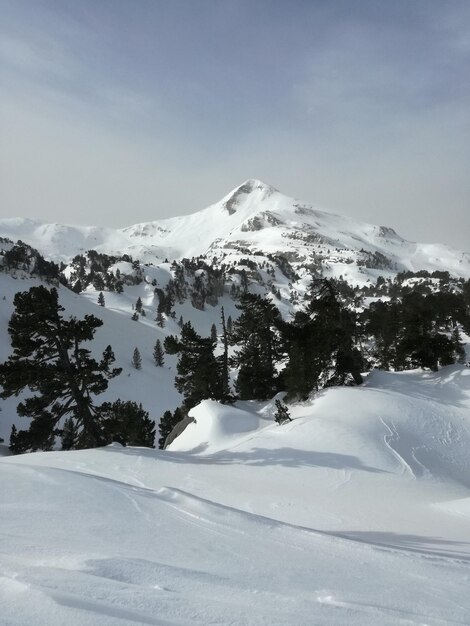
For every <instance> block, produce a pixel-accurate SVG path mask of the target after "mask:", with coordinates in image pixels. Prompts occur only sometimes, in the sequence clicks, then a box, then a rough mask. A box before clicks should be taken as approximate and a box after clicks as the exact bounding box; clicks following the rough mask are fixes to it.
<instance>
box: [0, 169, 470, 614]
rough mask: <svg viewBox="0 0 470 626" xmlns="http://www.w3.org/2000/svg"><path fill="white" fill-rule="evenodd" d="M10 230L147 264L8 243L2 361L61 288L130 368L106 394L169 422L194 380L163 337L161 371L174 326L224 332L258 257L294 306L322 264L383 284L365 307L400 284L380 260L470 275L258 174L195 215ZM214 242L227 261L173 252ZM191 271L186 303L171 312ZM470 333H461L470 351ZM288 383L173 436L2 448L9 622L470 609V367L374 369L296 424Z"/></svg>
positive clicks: (2, 227)
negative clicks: (20, 300) (285, 401)
mask: <svg viewBox="0 0 470 626" xmlns="http://www.w3.org/2000/svg"><path fill="white" fill-rule="evenodd" d="M0 236H1V237H7V238H9V239H10V240H17V239H21V240H22V241H25V242H27V243H29V244H31V245H33V246H34V247H35V248H37V249H39V250H40V251H41V252H43V253H44V254H45V255H47V256H48V257H49V258H52V259H56V260H59V259H62V260H68V259H70V258H71V257H73V256H74V255H75V254H77V253H81V252H84V251H85V250H89V249H95V250H98V251H100V252H106V253H108V254H112V253H114V254H115V255H116V257H121V256H122V255H124V254H128V255H130V256H132V257H133V259H134V260H136V259H141V260H142V261H144V263H137V262H135V263H133V262H132V261H131V260H130V259H123V258H117V259H116V258H114V259H110V258H106V259H100V258H97V257H99V256H100V255H96V254H93V255H87V256H86V258H85V257H82V258H80V259H78V260H76V262H75V263H72V264H70V265H69V266H68V267H66V268H65V269H64V271H63V272H62V274H61V275H60V280H61V281H62V282H60V281H59V268H58V267H57V266H55V265H54V264H49V266H50V267H48V266H47V264H45V263H44V260H43V259H42V262H41V259H39V257H38V255H37V254H36V253H35V252H34V251H32V250H31V249H29V248H28V247H27V246H14V245H13V243H12V242H11V241H10V242H8V241H5V240H4V241H2V242H1V246H0V250H1V251H2V253H1V254H0V259H1V269H2V271H0V362H2V361H4V360H5V359H7V357H8V355H9V354H10V352H11V346H10V337H9V336H8V332H7V325H8V321H9V319H10V318H11V315H12V313H13V311H14V302H13V301H14V296H15V294H16V293H17V292H19V291H26V290H28V289H29V288H30V287H32V286H37V285H39V284H46V285H50V284H54V285H56V286H57V287H58V290H59V297H60V303H61V305H62V306H63V307H64V309H65V311H64V314H65V316H70V315H75V316H77V317H78V318H79V319H82V318H84V316H86V315H89V314H94V315H97V316H98V317H99V318H100V319H102V320H103V322H104V323H103V326H102V327H101V328H99V329H98V331H97V333H96V337H95V339H94V340H93V342H90V343H89V344H87V347H88V348H89V349H90V350H91V351H92V353H93V354H94V355H95V356H98V357H99V355H100V354H101V352H102V350H103V349H104V348H105V347H106V346H107V345H108V344H110V345H112V347H113V350H114V353H115V356H116V365H117V366H119V367H121V368H122V369H123V371H122V374H121V375H120V376H118V377H116V378H114V379H113V380H112V381H110V385H109V388H108V389H107V390H106V392H105V393H103V394H102V395H101V396H99V398H98V400H99V402H101V401H113V400H115V399H116V398H118V397H119V398H121V399H123V400H132V401H135V402H138V403H142V405H143V407H144V408H145V409H146V410H147V411H148V412H149V414H150V418H151V419H152V420H155V421H156V423H158V421H159V419H160V417H161V416H162V414H163V413H164V411H166V410H167V409H170V410H174V409H175V407H176V406H177V405H179V404H180V403H181V400H182V398H181V395H180V394H179V393H178V392H177V391H176V389H175V387H174V381H175V374H176V365H177V357H176V355H174V354H165V362H164V365H163V366H159V367H157V366H156V364H155V362H154V359H153V348H154V345H155V342H156V341H157V340H160V341H161V342H164V339H165V337H166V336H168V335H172V334H175V335H178V333H179V332H180V330H181V329H180V325H179V320H180V319H184V320H185V321H187V320H190V321H191V323H192V324H193V325H194V327H195V329H196V330H197V331H198V332H200V333H201V334H202V335H204V336H208V335H209V334H210V333H211V327H212V325H215V326H216V327H217V328H219V329H220V319H221V308H222V307H223V308H224V312H225V316H226V317H227V319H228V318H229V317H232V318H233V319H234V320H235V319H236V317H237V315H238V313H239V310H238V309H237V303H238V302H239V300H238V298H239V295H240V289H239V287H240V280H241V277H242V275H243V276H245V278H246V279H247V285H246V288H247V289H248V290H249V291H252V292H254V293H258V292H259V293H262V294H266V295H267V296H268V297H269V298H271V301H272V302H274V303H275V304H276V306H277V307H278V308H279V310H280V311H281V313H282V315H283V316H284V317H285V318H286V319H289V318H290V317H291V316H292V313H294V312H295V311H296V310H298V309H299V308H301V307H302V303H303V295H304V294H305V293H306V291H307V288H308V285H309V281H310V279H311V276H312V274H314V275H315V274H320V273H323V274H324V275H327V276H336V277H338V276H340V275H342V276H343V277H344V278H347V279H349V280H350V282H354V283H359V284H360V283H362V284H364V283H366V282H367V281H368V280H369V281H370V285H367V286H366V287H365V288H362V289H361V288H357V289H354V290H350V291H352V293H353V296H354V297H355V298H357V302H356V301H355V303H354V306H356V307H358V308H360V307H361V306H367V302H368V301H369V300H376V299H377V298H380V297H382V295H384V296H385V298H388V297H389V295H388V294H389V292H388V291H381V289H382V288H385V287H384V286H383V285H384V283H385V281H378V282H377V286H375V285H374V286H373V285H372V283H375V278H377V277H378V276H379V275H383V276H387V274H388V275H389V276H392V275H393V274H396V272H397V271H400V270H404V269H409V270H420V269H425V270H428V271H432V270H435V269H440V270H447V271H449V272H450V273H452V274H454V275H457V276H462V277H465V278H466V277H470V257H469V255H467V254H464V253H462V252H456V251H452V250H451V249H450V248H447V247H446V246H443V245H438V244H436V245H424V244H414V243H411V242H407V241H406V240H404V239H403V238H401V237H400V236H399V235H397V234H396V233H395V232H394V231H393V230H391V229H388V228H385V227H378V226H371V225H367V224H359V223H357V222H354V221H353V220H350V219H348V218H345V217H341V216H338V215H332V214H331V213H326V212H323V211H319V210H317V209H314V208H313V207H310V206H306V205H304V204H301V203H299V202H297V201H295V200H293V199H291V198H287V197H286V196H283V195H282V194H281V193H279V192H278V191H276V190H274V189H273V188H271V187H269V186H267V185H265V184H263V183H261V182H260V181H255V180H249V181H247V182H246V183H244V184H243V185H241V186H240V187H238V188H237V189H236V190H234V191H233V192H231V193H230V194H228V195H227V196H226V197H225V198H223V199H222V200H221V201H220V202H218V203H216V204H214V205H212V206H210V207H208V208H207V209H205V210H203V211H200V212H198V213H195V214H193V215H190V216H185V217H177V218H172V219H169V220H161V221H158V222H151V223H147V224H138V225H135V226H132V227H129V228H126V229H123V230H119V231H114V230H112V229H103V228H86V227H73V226H61V225H50V224H49V225H48V224H41V223H39V222H35V221H31V220H20V219H15V220H3V221H0ZM15 248H17V250H16V251H15ZM9 255H10V256H9ZM194 255H205V256H206V261H207V263H206V262H204V261H202V262H201V263H199V262H194V260H193V261H191V262H189V261H188V262H181V263H167V262H162V259H164V258H165V257H168V259H169V260H171V259H180V258H183V257H185V258H187V257H191V256H194ZM214 257H216V262H215V263H212V259H213V258H214ZM281 257H284V259H285V260H286V262H285V263H283V262H282V258H281ZM145 262H148V263H152V265H150V264H149V265H146V264H145ZM107 264H109V266H108V265H107ZM92 266H93V267H92ZM292 268H294V270H295V272H294V271H293V270H292ZM81 271H82V274H80V272H81ZM92 274H93V275H92ZM118 275H119V276H118ZM111 277H112V278H113V282H107V280H108V279H110V278H111ZM64 279H65V280H64ZM216 279H217V280H219V282H217V281H216ZM118 280H119V281H120V287H121V288H120V289H119V290H118V289H117V284H118V283H117V281H118ZM44 281H49V282H45V283H44ZM79 281H80V282H82V288H81V290H80V293H77V292H76V291H79V290H78V289H76V291H74V290H73V289H72V288H76V284H77V282H79ZM100 281H101V282H100ZM211 281H212V282H211ZM214 281H215V282H214ZM400 281H401V282H400ZM196 282H199V288H198V289H197V288H196V286H197V285H196ZM332 282H333V281H332ZM425 282H426V283H427V285H425V284H424V283H425ZM171 284H172V289H173V291H172V293H173V295H174V296H175V297H174V299H173V300H172V307H171V312H166V313H165V317H164V324H159V323H157V321H158V320H157V319H156V312H157V311H158V307H159V306H161V304H162V302H163V301H164V299H165V296H168V293H169V292H170V291H171V290H170V289H169V287H170V285H171ZM379 285H382V287H379ZM201 286H202V287H201ZM111 287H112V288H111ZM209 287H211V288H212V291H213V293H212V292H211V293H209ZM393 287H395V288H397V289H398V288H400V289H401V287H404V288H405V289H413V288H414V287H417V288H419V289H421V291H422V292H423V293H425V292H426V289H428V292H429V293H431V292H433V291H434V290H437V291H439V290H442V292H443V293H454V292H455V293H457V292H459V290H460V291H461V290H462V289H463V281H458V280H453V281H449V277H447V278H443V279H441V278H439V277H435V276H432V277H430V276H428V277H427V278H426V279H425V278H423V277H422V276H417V277H416V276H415V277H403V276H402V277H398V279H397V282H395V283H394V282H393V281H387V285H386V288H387V289H392V288H393ZM374 289H375V291H374ZM100 291H104V297H105V299H106V303H105V306H100V305H99V302H98V294H99V292H100ZM202 292H204V293H205V294H206V295H205V297H204V298H202V300H201V298H200V296H201V293H202ZM206 292H207V293H206ZM398 293H401V292H398ZM208 295H209V296H210V298H209V297H208ZM137 300H139V301H140V302H141V305H142V308H141V313H140V317H138V320H136V321H133V320H134V313H135V308H136V303H137ZM361 303H362V304H361ZM351 306H353V305H352V304H351ZM219 332H220V330H219ZM468 339H469V338H468V335H467V334H465V333H462V340H463V341H464V342H467V346H466V350H467V352H466V359H467V362H468V360H469V359H470V350H469V344H468ZM220 344H221V342H220V336H219V345H218V349H219V350H220V349H221V345H220ZM135 348H138V350H139V352H140V354H141V360H142V367H141V369H138V370H137V369H136V368H135V367H133V365H132V362H131V358H132V354H133V351H134V350H135ZM231 375H234V372H233V371H232V372H231ZM24 395H25V394H24V393H22V394H20V397H15V396H11V397H9V398H6V399H4V400H2V402H1V404H0V437H4V438H5V441H6V442H8V437H9V434H10V430H11V426H12V424H13V423H14V424H16V426H18V427H19V428H27V427H28V423H29V419H28V418H26V417H19V416H18V415H17V413H16V411H17V404H18V402H19V401H20V400H21V399H23V398H24ZM282 395H283V394H282V393H281V394H280V396H278V397H281V396H282ZM275 400H276V397H274V398H272V399H269V400H267V401H264V402H258V401H254V400H250V401H237V402H236V403H235V404H234V405H222V404H219V403H217V402H215V401H213V400H204V401H203V402H202V403H200V404H199V405H197V406H196V407H194V408H193V409H192V411H191V417H193V418H194V420H195V421H194V422H193V423H191V424H189V426H188V427H187V428H186V430H184V432H183V433H182V434H181V435H180V437H178V438H177V439H175V440H174V441H173V442H172V443H171V445H170V446H169V448H168V449H167V450H164V451H163V450H150V449H146V448H135V447H129V448H122V447H121V446H119V445H118V444H112V445H111V446H108V447H105V448H101V449H94V450H74V451H67V452H65V451H63V452H59V451H53V452H42V453H34V454H27V455H20V456H14V457H8V458H2V459H0V473H1V476H2V480H0V502H1V503H2V505H1V506H0V528H1V529H2V531H3V534H4V536H5V537H7V538H8V540H7V541H1V537H0V604H1V613H0V615H1V616H2V617H1V618H0V623H1V624H3V623H5V624H12V625H14V626H25V625H29V624H35V625H36V626H46V625H47V626H61V625H62V624H65V623H67V624H90V625H95V624H96V625H98V624H99V625H100V626H103V625H109V626H117V625H118V624H119V625H122V624H124V625H125V624H128V625H129V626H130V625H135V624H155V625H157V624H158V625H161V626H163V625H165V626H167V625H168V626H169V625H170V624H172V625H173V626H184V625H188V626H189V624H200V625H201V626H202V625H204V626H206V625H207V624H225V623H228V622H230V623H232V624H234V625H241V624H253V625H258V624H259V625H261V624H272V625H273V626H274V625H278V626H290V625H292V626H303V625H307V624H308V625H310V624H312V623H318V624H331V625H332V626H333V625H335V626H336V625H338V626H339V625H344V624H348V625H351V626H354V625H357V626H359V625H360V626H376V625H377V624H380V625H383V626H387V625H390V626H392V625H395V624H399V623H400V624H415V625H417V624H428V625H429V626H438V625H442V624H467V623H470V619H469V616H470V601H469V596H468V593H467V587H468V580H469V577H470V570H469V563H470V534H469V524H468V522H469V519H470V480H469V476H470V460H469V455H468V449H469V446H470V421H469V410H470V369H468V367H465V365H464V364H462V363H458V364H454V365H450V366H447V367H444V368H442V369H441V370H440V371H438V372H428V371H422V370H414V371H403V372H380V371H377V370H373V371H371V372H370V373H369V374H367V375H366V380H365V384H364V385H362V386H358V387H336V388H335V387H333V388H331V387H330V388H324V389H321V390H320V391H318V392H317V393H312V394H311V396H310V397H309V398H308V399H306V400H304V401H302V402H294V403H292V404H290V405H289V410H290V414H291V417H292V421H291V422H289V423H287V424H284V425H282V426H278V425H277V424H276V423H275V422H274V420H273V415H274V412H275ZM3 453H5V454H7V448H6V445H0V456H2V454H3ZM2 620H3V621H2Z"/></svg>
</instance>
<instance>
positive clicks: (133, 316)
mask: <svg viewBox="0 0 470 626" xmlns="http://www.w3.org/2000/svg"><path fill="white" fill-rule="evenodd" d="M131 320H132V321H133V322H138V321H139V314H138V313H137V311H134V313H133V314H132V317H131Z"/></svg>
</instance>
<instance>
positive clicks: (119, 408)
mask: <svg viewBox="0 0 470 626" xmlns="http://www.w3.org/2000/svg"><path fill="white" fill-rule="evenodd" d="M99 412H100V418H101V423H102V426H103V434H104V437H105V439H106V441H107V443H111V442H113V441H117V442H119V443H121V444H122V445H124V446H126V445H127V446H145V447H147V448H153V447H155V422H154V421H153V420H151V419H150V418H149V414H148V412H147V411H145V410H144V409H143V408H142V404H137V402H132V401H122V400H116V401H115V402H104V403H103V404H102V405H101V406H100V409H99Z"/></svg>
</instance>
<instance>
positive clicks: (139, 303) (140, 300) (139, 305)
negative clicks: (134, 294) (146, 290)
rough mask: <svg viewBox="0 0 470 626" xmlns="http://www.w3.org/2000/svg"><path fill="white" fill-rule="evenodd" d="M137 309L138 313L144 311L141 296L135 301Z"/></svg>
mask: <svg viewBox="0 0 470 626" xmlns="http://www.w3.org/2000/svg"><path fill="white" fill-rule="evenodd" d="M135 310H136V311H137V313H142V299H141V298H140V296H139V297H138V298H137V301H136V303H135Z"/></svg>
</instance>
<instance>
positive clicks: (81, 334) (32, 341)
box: [0, 286, 121, 451]
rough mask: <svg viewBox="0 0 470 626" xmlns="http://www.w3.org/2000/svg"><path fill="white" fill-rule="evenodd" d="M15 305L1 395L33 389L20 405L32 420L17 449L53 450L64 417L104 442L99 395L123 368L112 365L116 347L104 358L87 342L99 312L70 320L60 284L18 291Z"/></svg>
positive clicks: (20, 411)
mask: <svg viewBox="0 0 470 626" xmlns="http://www.w3.org/2000/svg"><path fill="white" fill-rule="evenodd" d="M14 305H15V312H14V313H13V315H12V317H11V320H10V323H9V326H8V332H9V334H10V337H11V342H12V346H13V354H12V355H11V356H10V357H9V358H8V360H7V361H6V362H5V363H3V364H2V365H0V385H1V386H2V387H3V391H2V393H1V394H0V396H1V397H2V398H4V399H5V398H9V397H10V396H13V395H18V394H19V393H20V392H22V391H23V390H24V389H29V390H30V391H31V392H33V395H32V396H31V397H28V398H26V399H25V400H24V401H22V402H20V403H19V405H18V409H17V410H18V414H19V415H20V416H27V417H31V418H32V421H31V425H30V428H29V430H28V431H19V432H18V433H17V436H16V451H18V447H21V448H22V449H23V451H25V450H28V449H32V450H37V449H49V448H50V447H51V446H52V445H53V442H54V438H55V436H56V434H57V433H58V431H59V428H58V425H59V422H60V421H61V419H62V418H65V417H68V416H70V417H72V418H73V419H74V421H75V424H76V426H77V427H78V428H80V429H81V430H83V431H85V432H86V434H87V436H88V438H89V441H90V444H91V445H93V446H96V445H102V444H103V442H104V439H103V436H102V432H101V427H100V424H99V419H98V418H97V412H96V407H95V403H94V398H95V396H96V395H98V394H100V393H102V392H103V391H105V390H106V389H107V387H108V380H109V379H111V378H114V377H115V376H117V375H118V374H119V373H120V372H121V369H120V368H114V369H112V364H113V362H114V360H115V359H114V354H113V351H112V349H111V346H108V347H107V348H106V350H105V351H104V352H103V355H102V359H101V361H99V362H98V361H96V360H95V359H94V358H93V357H92V356H91V354H90V351H89V350H87V349H85V348H83V347H82V345H81V344H82V343H83V342H85V341H91V340H92V339H93V337H94V334H95V332H96V329H97V328H99V327H100V326H102V324H103V322H102V321H101V320H99V319H98V318H97V317H95V316H94V315H86V316H85V318H84V319H83V320H78V319H76V318H75V317H72V318H70V319H65V318H64V317H63V316H62V312H63V311H64V308H63V307H62V306H60V305H59V302H58V292H57V289H55V288H53V289H51V290H49V289H46V287H43V286H39V287H31V288H30V289H29V291H25V292H21V293H17V294H16V295H15V298H14Z"/></svg>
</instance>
